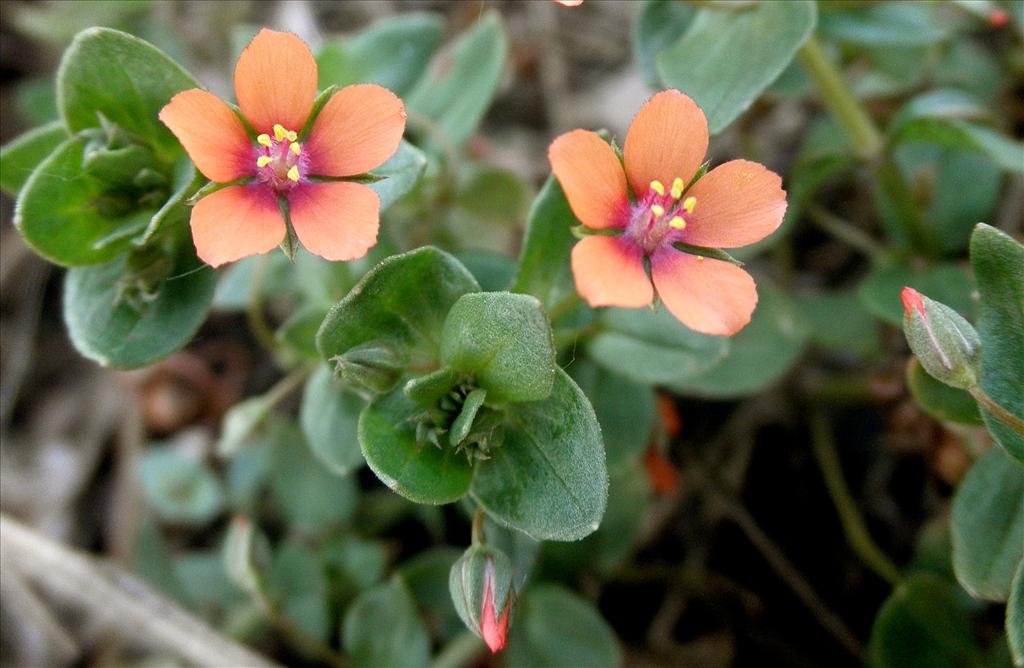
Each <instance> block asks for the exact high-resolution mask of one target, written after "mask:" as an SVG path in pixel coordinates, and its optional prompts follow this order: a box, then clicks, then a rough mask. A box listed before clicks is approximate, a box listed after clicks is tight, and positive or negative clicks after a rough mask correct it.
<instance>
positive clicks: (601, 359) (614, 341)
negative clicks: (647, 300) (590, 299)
mask: <svg viewBox="0 0 1024 668" xmlns="http://www.w3.org/2000/svg"><path fill="white" fill-rule="evenodd" d="M600 324H601V329H600V330H599V331H598V334H597V335H596V336H595V337H594V338H593V339H591V341H590V344H589V346H588V348H587V352H588V353H589V355H590V357H591V358H592V359H593V360H594V361H595V362H597V363H598V364H600V365H601V366H603V367H605V368H606V369H608V370H609V371H611V372H613V373H616V374H618V375H620V376H623V377H625V378H629V379H630V380H632V381H634V382H637V383H642V384H645V385H653V384H666V383H672V382H676V381H680V380H682V379H685V378H687V377H689V376H695V375H697V374H700V373H702V372H703V371H705V370H707V369H709V368H711V367H712V366H714V365H715V363H717V362H718V361H719V360H721V359H722V358H723V357H725V354H726V352H727V351H728V350H729V339H727V338H726V337H722V336H706V335H704V334H698V333H697V332H694V331H693V330H691V329H689V328H687V327H685V326H683V325H682V324H681V323H680V322H679V321H678V320H676V319H675V318H674V317H673V316H672V314H671V313H669V312H668V309H665V308H659V309H658V310H656V311H655V310H651V309H619V308H614V309H608V310H607V311H605V312H604V313H603V314H602V315H601V320H600Z"/></svg>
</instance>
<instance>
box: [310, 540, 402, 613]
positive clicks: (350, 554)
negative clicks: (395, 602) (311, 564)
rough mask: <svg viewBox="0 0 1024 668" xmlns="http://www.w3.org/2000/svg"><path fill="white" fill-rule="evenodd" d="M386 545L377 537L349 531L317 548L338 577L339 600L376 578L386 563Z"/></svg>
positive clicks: (362, 588) (366, 586) (364, 588)
mask: <svg viewBox="0 0 1024 668" xmlns="http://www.w3.org/2000/svg"><path fill="white" fill-rule="evenodd" d="M388 554H389V549H388V546H387V545H386V544H385V543H383V542H380V541H371V540H364V539H362V538H359V537H358V536H355V535H352V534H346V535H343V536H338V537H336V538H334V539H332V540H330V541H328V542H327V543H325V544H324V545H323V546H322V547H321V548H320V558H321V560H322V561H323V562H324V565H325V566H327V568H328V569H329V572H330V573H331V574H332V576H333V577H332V579H333V580H336V581H337V580H340V582H339V583H338V584H340V586H341V588H342V590H343V595H342V596H341V597H338V596H335V600H337V598H341V599H342V601H344V602H346V603H347V602H348V598H350V597H351V596H354V595H355V594H356V593H358V592H361V591H365V590H367V589H369V588H370V587H372V586H374V585H375V584H377V583H378V582H380V580H381V578H383V577H384V571H385V569H386V568H387V565H388Z"/></svg>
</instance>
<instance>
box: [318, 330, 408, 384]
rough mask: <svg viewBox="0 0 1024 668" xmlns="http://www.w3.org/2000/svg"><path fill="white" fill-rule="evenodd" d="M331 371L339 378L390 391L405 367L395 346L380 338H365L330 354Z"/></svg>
mask: <svg viewBox="0 0 1024 668" xmlns="http://www.w3.org/2000/svg"><path fill="white" fill-rule="evenodd" d="M331 362H333V363H334V372H335V374H336V375H337V376H338V378H340V379H341V380H342V381H343V382H345V383H347V384H349V385H351V386H353V387H355V388H358V389H364V390H369V391H370V392H374V393H378V394H382V393H384V392H390V391H391V390H392V389H394V387H395V385H397V384H398V379H399V378H400V377H401V375H402V369H403V368H404V367H405V364H404V361H403V359H402V357H401V356H400V355H399V353H398V352H397V351H396V350H395V348H394V347H393V346H392V345H391V344H389V343H387V342H384V341H369V342H367V343H363V344H361V345H358V346H356V347H354V348H349V349H348V350H347V351H346V352H344V353H343V354H341V355H336V356H334V357H332V358H331Z"/></svg>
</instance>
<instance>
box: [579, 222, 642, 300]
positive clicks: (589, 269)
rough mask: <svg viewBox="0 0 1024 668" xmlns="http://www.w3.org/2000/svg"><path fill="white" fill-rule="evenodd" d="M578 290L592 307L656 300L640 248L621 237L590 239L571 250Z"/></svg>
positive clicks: (597, 236) (584, 240) (592, 237)
mask: <svg viewBox="0 0 1024 668" xmlns="http://www.w3.org/2000/svg"><path fill="white" fill-rule="evenodd" d="M572 275H573V278H575V280H576V291H577V292H579V293H580V296H581V297H583V299H585V300H586V301H587V303H588V304H590V305H591V306H624V307H627V308H637V307H640V306H647V305H648V304H650V303H651V300H652V299H653V298H654V290H653V288H651V279H649V278H648V277H647V272H646V271H644V264H643V255H642V253H641V250H640V247H639V246H637V245H636V244H634V243H633V242H631V241H629V240H626V239H623V238H621V237H609V236H600V235H595V236H590V237H587V238H585V239H583V240H581V241H580V242H579V243H577V244H576V245H575V246H574V247H573V249H572Z"/></svg>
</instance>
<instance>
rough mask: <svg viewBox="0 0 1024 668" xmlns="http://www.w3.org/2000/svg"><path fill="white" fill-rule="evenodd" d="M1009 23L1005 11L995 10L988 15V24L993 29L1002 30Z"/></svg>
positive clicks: (1008, 17)
mask: <svg viewBox="0 0 1024 668" xmlns="http://www.w3.org/2000/svg"><path fill="white" fill-rule="evenodd" d="M1009 22H1010V15H1009V14H1007V13H1006V11H1005V10H1002V9H997V10H995V11H994V12H992V13H991V14H989V15H988V24H989V25H990V26H992V27H993V28H1002V27H1003V26H1004V25H1006V24H1007V23H1009Z"/></svg>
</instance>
